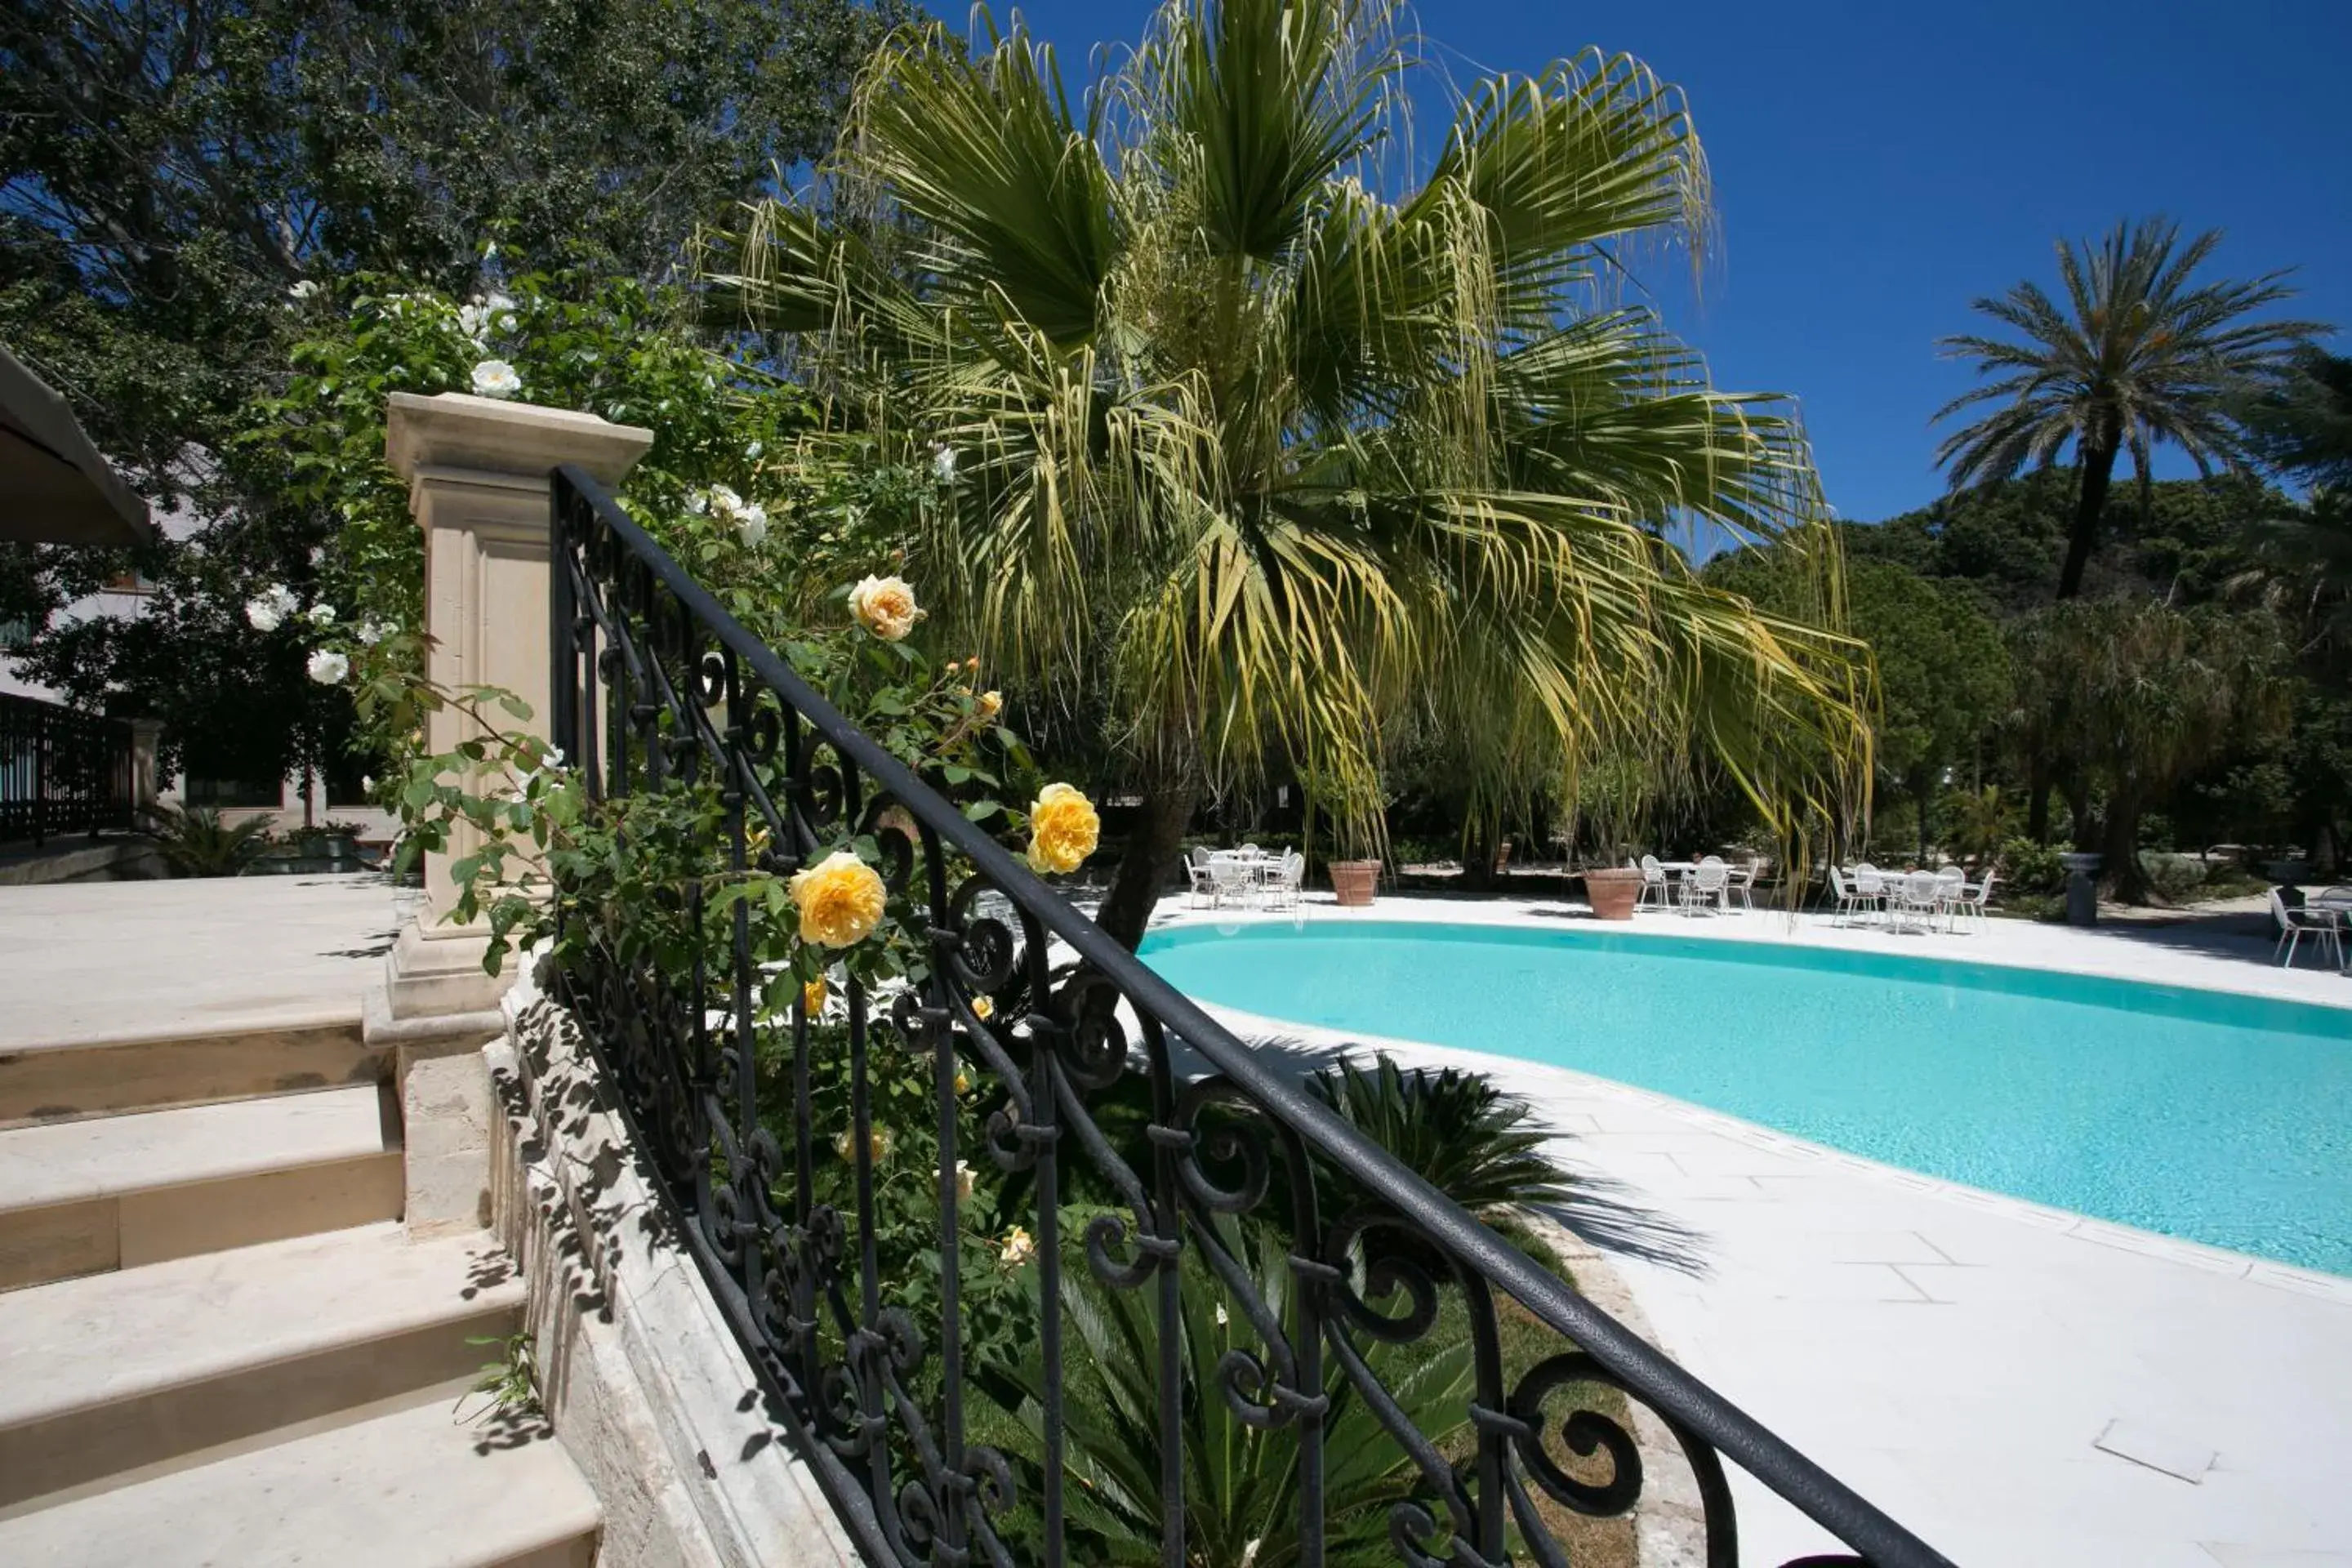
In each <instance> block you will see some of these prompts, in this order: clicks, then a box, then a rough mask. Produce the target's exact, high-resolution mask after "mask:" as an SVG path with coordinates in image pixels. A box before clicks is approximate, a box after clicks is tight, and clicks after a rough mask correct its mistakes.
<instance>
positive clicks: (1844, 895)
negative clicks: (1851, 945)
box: [1829, 866, 1861, 925]
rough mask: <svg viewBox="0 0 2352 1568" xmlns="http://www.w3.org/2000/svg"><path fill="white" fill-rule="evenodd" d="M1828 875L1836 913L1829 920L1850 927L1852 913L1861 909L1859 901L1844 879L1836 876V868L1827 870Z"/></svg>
mask: <svg viewBox="0 0 2352 1568" xmlns="http://www.w3.org/2000/svg"><path fill="white" fill-rule="evenodd" d="M1829 873H1830V896H1831V897H1832V898H1833V899H1835V900H1837V912H1836V913H1835V914H1832V916H1830V919H1831V921H1832V922H1834V923H1837V924H1841V925H1852V924H1853V912H1854V910H1856V909H1858V908H1860V907H1861V900H1859V899H1857V898H1856V897H1855V895H1854V891H1853V889H1852V888H1850V887H1848V886H1847V885H1846V879H1844V878H1843V877H1842V876H1840V875H1839V874H1838V868H1836V867H1834V866H1832V867H1831V868H1829Z"/></svg>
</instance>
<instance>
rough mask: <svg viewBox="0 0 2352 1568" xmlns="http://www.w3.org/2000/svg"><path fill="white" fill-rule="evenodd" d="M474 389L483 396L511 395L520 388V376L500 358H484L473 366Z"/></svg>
mask: <svg viewBox="0 0 2352 1568" xmlns="http://www.w3.org/2000/svg"><path fill="white" fill-rule="evenodd" d="M474 390H475V392H476V393H478V394H479V395H481V396H484V397H512V396H513V395H515V394H516V393H518V392H520V391H521V390H522V377H520V375H517V374H515V367H514V366H512V365H510V364H509V363H507V362H506V361H504V360H502V359H486V360H484V361H483V362H482V363H479V364H478V365H476V366H475V367H474Z"/></svg>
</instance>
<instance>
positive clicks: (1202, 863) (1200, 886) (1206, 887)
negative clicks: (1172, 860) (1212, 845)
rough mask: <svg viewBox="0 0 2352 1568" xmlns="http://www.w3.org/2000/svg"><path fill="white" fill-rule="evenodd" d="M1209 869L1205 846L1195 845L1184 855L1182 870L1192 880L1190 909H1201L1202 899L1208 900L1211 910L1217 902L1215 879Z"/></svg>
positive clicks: (1209, 864)
mask: <svg viewBox="0 0 2352 1568" xmlns="http://www.w3.org/2000/svg"><path fill="white" fill-rule="evenodd" d="M1184 869H1185V871H1186V872H1187V873H1188V874H1189V875H1190V876H1191V877H1192V907H1193V908H1194V909H1196V910H1197V909H1199V908H1200V907H1201V900H1202V899H1206V900H1209V903H1210V905H1211V907H1214V906H1215V904H1216V901H1217V877H1216V873H1215V872H1214V871H1213V870H1212V869H1211V860H1210V856H1209V847H1208V846H1207V845H1205V844H1195V845H1193V846H1192V848H1191V849H1190V850H1188V851H1187V852H1186V853H1185V856H1184Z"/></svg>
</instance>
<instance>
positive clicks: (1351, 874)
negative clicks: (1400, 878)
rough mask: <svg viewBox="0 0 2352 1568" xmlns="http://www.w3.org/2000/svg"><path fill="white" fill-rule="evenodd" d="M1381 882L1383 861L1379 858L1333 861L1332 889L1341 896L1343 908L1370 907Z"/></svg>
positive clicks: (1340, 905) (1340, 904) (1340, 901)
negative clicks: (1378, 859)
mask: <svg viewBox="0 0 2352 1568" xmlns="http://www.w3.org/2000/svg"><path fill="white" fill-rule="evenodd" d="M1380 882H1381V863H1380V862H1379V861H1377V860H1334V861H1332V862H1331V890H1332V891H1333V892H1334V893H1337V894H1338V895H1339V907H1340V908H1341V909H1343V910H1360V909H1365V908H1369V907H1370V904H1371V901H1372V896H1373V894H1374V892H1375V891H1376V890H1377V889H1379V887H1380Z"/></svg>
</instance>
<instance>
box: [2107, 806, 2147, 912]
mask: <svg viewBox="0 0 2352 1568" xmlns="http://www.w3.org/2000/svg"><path fill="white" fill-rule="evenodd" d="M2139 815H2140V805H2139V797H2138V796H2137V795H2125V794H2117V795H2110V796H2109V797H2108V799H2107V820H2106V824H2105V828H2106V831H2105V833H2104V834H2103V835H2101V838H2100V844H2099V852H2100V854H2101V855H2102V856H2103V857H2105V861H2104V864H2103V865H2102V866H2101V867H2100V869H2101V870H2103V871H2105V873H2106V874H2107V875H2108V876H2109V877H2111V878H2113V879H2115V896H2116V902H2117V903H2123V904H2144V903H2146V902H2147V895H2148V881H2147V868H2145V867H2143V866H2142V865H2141V864H2140V863H2139Z"/></svg>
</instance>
